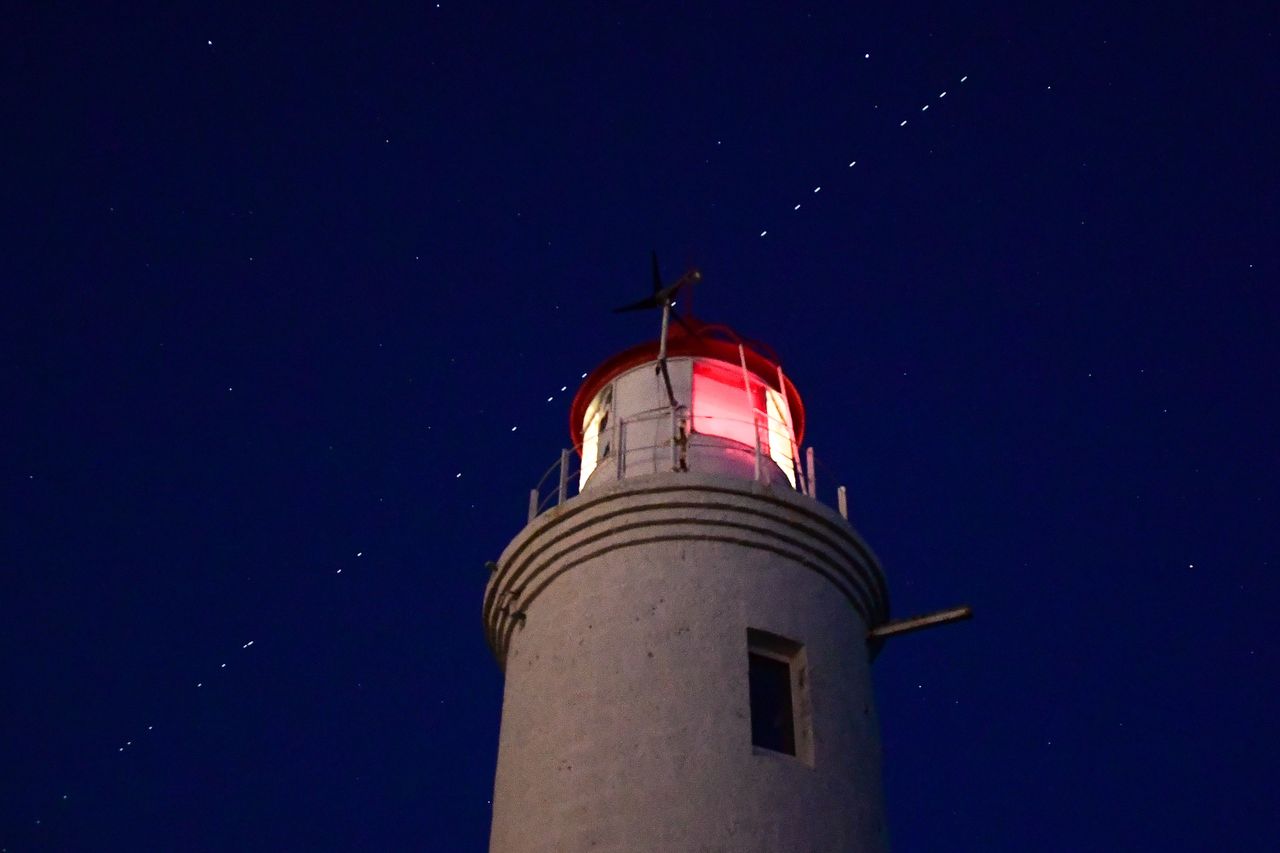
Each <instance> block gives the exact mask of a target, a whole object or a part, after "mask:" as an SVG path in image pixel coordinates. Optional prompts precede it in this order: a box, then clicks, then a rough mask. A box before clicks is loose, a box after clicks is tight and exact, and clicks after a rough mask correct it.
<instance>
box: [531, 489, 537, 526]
mask: <svg viewBox="0 0 1280 853" xmlns="http://www.w3.org/2000/svg"><path fill="white" fill-rule="evenodd" d="M537 517H538V490H537V489H530V490H529V521H533V520H534V519H535V518H537Z"/></svg>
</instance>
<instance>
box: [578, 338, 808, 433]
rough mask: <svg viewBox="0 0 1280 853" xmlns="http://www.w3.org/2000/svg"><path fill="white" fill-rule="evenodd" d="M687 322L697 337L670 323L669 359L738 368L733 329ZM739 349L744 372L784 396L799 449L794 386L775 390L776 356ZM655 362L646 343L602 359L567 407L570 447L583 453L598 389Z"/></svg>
mask: <svg viewBox="0 0 1280 853" xmlns="http://www.w3.org/2000/svg"><path fill="white" fill-rule="evenodd" d="M686 321H687V322H688V323H690V324H691V325H692V326H693V327H694V329H695V330H696V332H697V334H689V333H688V332H687V331H685V329H684V328H683V327H682V326H680V325H677V324H675V323H673V324H672V325H671V329H670V330H669V332H668V335H667V357H668V358H678V357H681V356H686V357H687V356H695V357H701V358H714V359H716V360H718V361H725V362H728V363H730V364H734V365H736V364H739V359H738V342H739V341H740V340H741V338H739V337H738V335H737V334H735V333H734V331H733V330H732V329H730V328H728V327H727V326H719V325H710V324H703V323H700V322H698V321H696V320H693V319H691V318H687V320H686ZM742 348H743V352H744V353H745V355H746V361H747V370H749V371H751V372H752V373H754V374H755V375H756V376H758V377H760V379H761V380H763V381H764V383H765V384H766V385H768V386H769V387H770V388H772V389H774V390H775V391H783V392H784V393H785V394H786V396H787V405H789V406H790V407H791V420H792V429H793V430H794V431H795V436H796V446H797V447H798V446H800V444H801V442H802V441H803V440H804V402H803V401H802V400H801V399H800V394H799V392H798V391H796V386H795V385H793V384H792V382H791V379H790V378H789V377H787V376H786V375H785V374H784V375H783V382H784V383H785V384H786V389H785V391H784V389H782V388H779V387H778V361H777V358H776V356H775V357H769V356H765V355H763V354H761V353H760V352H758V351H757V350H756V349H754V348H753V347H752V345H751V344H750V343H748V342H746V341H742ZM657 358H658V341H656V340H654V341H646V342H645V343H642V344H636V345H635V346H633V347H630V348H628V349H625V350H623V351H622V352H620V353H618V354H616V355H614V356H612V357H610V358H607V359H605V360H604V362H603V363H601V364H600V366H599V367H597V368H596V369H595V370H593V371H591V372H590V373H588V374H587V377H586V378H585V379H583V380H582V384H581V385H580V386H579V387H578V393H576V394H575V395H574V396H573V403H572V404H571V405H570V406H569V435H570V436H572V438H573V446H574V447H575V448H577V449H578V452H579V453H581V452H582V450H581V448H582V420H583V418H584V417H586V414H587V407H588V406H589V405H591V401H592V400H594V399H595V396H596V394H598V393H599V392H600V389H601V388H603V387H604V386H605V385H607V384H609V382H611V381H612V380H613V379H614V378H616V377H617V376H619V375H620V374H622V373H625V372H626V371H628V370H630V369H631V368H633V367H637V366H639V365H641V364H646V363H648V362H651V361H655V360H657Z"/></svg>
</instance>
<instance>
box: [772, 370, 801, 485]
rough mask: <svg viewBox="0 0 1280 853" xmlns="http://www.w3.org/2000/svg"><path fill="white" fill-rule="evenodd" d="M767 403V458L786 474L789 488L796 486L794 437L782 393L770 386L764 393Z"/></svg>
mask: <svg viewBox="0 0 1280 853" xmlns="http://www.w3.org/2000/svg"><path fill="white" fill-rule="evenodd" d="M765 396H766V399H767V400H768V403H769V458H770V459H772V460H773V461H774V463H775V464H777V466H778V467H779V468H781V469H782V473H783V474H786V475H787V480H789V481H790V482H791V488H793V489H794V488H795V487H796V466H795V460H794V459H793V458H792V455H793V453H792V445H793V441H794V439H793V438H792V433H791V422H790V420H789V419H788V418H787V408H786V404H785V403H786V401H784V400H783V399H782V395H781V394H779V393H778V392H777V391H774V390H773V389H772V388H770V389H769V390H768V393H767V394H766V395H765Z"/></svg>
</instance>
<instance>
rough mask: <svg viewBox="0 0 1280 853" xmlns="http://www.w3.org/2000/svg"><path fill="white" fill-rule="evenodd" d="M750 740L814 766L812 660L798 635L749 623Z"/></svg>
mask: <svg viewBox="0 0 1280 853" xmlns="http://www.w3.org/2000/svg"><path fill="white" fill-rule="evenodd" d="M747 681H748V692H749V699H750V706H751V744H752V746H754V747H756V748H759V749H767V750H769V751H771V752H780V753H782V754H784V755H794V756H795V757H796V758H799V759H800V760H801V761H804V762H805V763H806V764H808V765H810V766H813V724H812V713H811V709H810V703H809V686H808V685H809V678H808V664H807V660H806V656H805V652H804V646H803V645H801V644H800V643H797V642H796V641H795V640H789V639H787V638H786V637H780V636H778V635H777V634H771V633H769V632H768V631H760V630H757V629H755V628H748V629H747Z"/></svg>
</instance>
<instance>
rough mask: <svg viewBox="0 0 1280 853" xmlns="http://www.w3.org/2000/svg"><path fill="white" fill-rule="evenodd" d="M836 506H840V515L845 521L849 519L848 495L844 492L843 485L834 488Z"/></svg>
mask: <svg viewBox="0 0 1280 853" xmlns="http://www.w3.org/2000/svg"><path fill="white" fill-rule="evenodd" d="M836 506H838V507H839V508H840V517H841V518H843V519H844V520H845V521H848V520H849V496H848V495H847V494H845V491H844V486H840V487H839V488H837V489H836Z"/></svg>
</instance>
